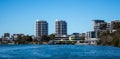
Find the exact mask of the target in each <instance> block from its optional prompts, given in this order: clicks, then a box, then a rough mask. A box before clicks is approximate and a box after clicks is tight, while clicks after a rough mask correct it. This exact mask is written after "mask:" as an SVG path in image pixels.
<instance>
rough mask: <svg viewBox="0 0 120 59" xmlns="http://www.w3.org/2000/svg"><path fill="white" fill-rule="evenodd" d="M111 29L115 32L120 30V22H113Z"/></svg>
mask: <svg viewBox="0 0 120 59" xmlns="http://www.w3.org/2000/svg"><path fill="white" fill-rule="evenodd" d="M111 28H112V29H113V30H116V29H120V20H114V21H111Z"/></svg>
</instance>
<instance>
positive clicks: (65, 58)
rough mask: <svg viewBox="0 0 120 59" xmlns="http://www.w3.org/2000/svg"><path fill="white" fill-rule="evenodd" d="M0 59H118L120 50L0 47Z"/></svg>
mask: <svg viewBox="0 0 120 59" xmlns="http://www.w3.org/2000/svg"><path fill="white" fill-rule="evenodd" d="M0 59H120V48H118V47H112V46H95V45H0Z"/></svg>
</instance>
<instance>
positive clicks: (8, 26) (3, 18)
mask: <svg viewBox="0 0 120 59" xmlns="http://www.w3.org/2000/svg"><path fill="white" fill-rule="evenodd" d="M36 19H39V20H46V21H47V22H48V23H49V34H51V33H54V32H55V19H59V20H65V21H66V22H67V23H68V34H71V33H73V32H79V33H83V32H87V31H91V30H92V20H94V19H102V20H105V21H107V22H110V21H111V20H118V19H120V0H0V36H1V35H3V33H5V32H9V33H11V34H13V33H24V34H29V35H34V33H35V21H36Z"/></svg>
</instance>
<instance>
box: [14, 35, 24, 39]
mask: <svg viewBox="0 0 120 59" xmlns="http://www.w3.org/2000/svg"><path fill="white" fill-rule="evenodd" d="M19 36H21V37H23V36H24V34H13V35H12V40H17V39H18V37H19Z"/></svg>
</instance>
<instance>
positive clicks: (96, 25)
mask: <svg viewBox="0 0 120 59" xmlns="http://www.w3.org/2000/svg"><path fill="white" fill-rule="evenodd" d="M101 24H105V21H104V20H93V30H94V31H97V30H100V25H101Z"/></svg>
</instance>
